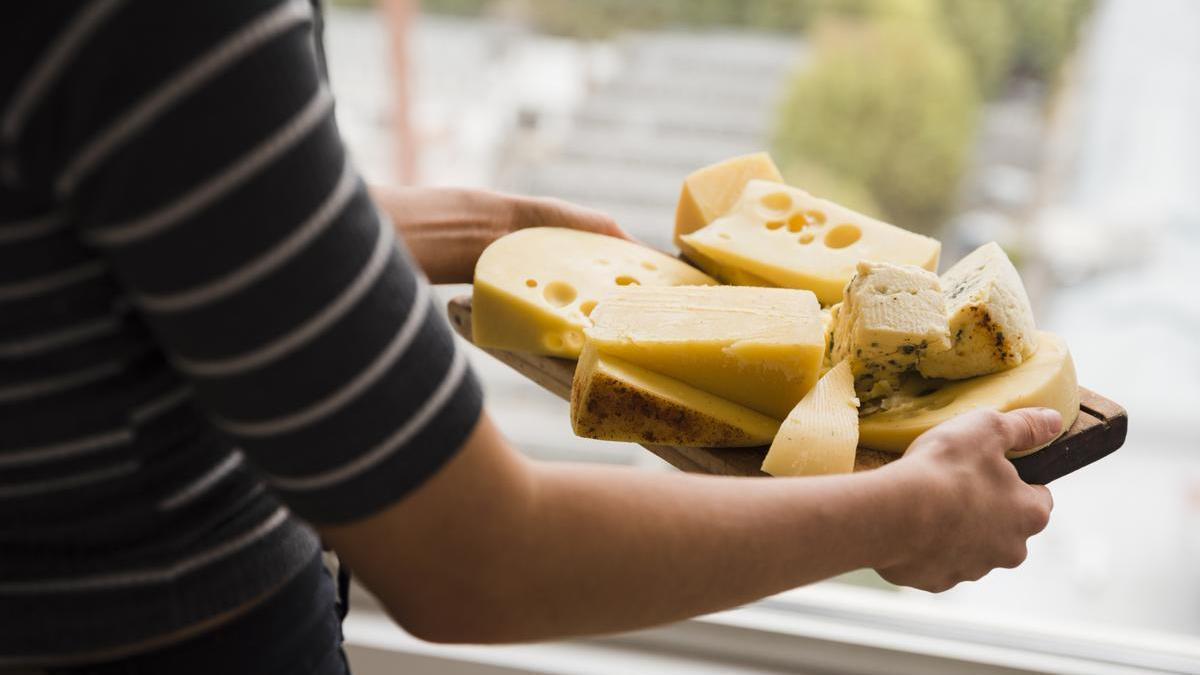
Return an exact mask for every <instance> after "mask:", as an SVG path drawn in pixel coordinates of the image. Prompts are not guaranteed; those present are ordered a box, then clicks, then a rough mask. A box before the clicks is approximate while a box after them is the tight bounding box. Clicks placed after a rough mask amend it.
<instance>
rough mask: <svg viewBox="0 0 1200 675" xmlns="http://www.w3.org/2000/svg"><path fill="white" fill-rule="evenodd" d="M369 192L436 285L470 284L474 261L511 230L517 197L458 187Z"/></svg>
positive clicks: (372, 190)
mask: <svg viewBox="0 0 1200 675" xmlns="http://www.w3.org/2000/svg"><path fill="white" fill-rule="evenodd" d="M371 196H372V197H373V198H374V200H375V202H376V204H377V205H378V206H379V208H380V209H382V210H383V212H384V213H385V214H386V215H387V216H388V217H389V218H390V219H391V221H392V223H393V224H394V226H395V227H396V231H397V233H398V234H399V235H400V236H401V237H402V238H403V239H404V243H405V244H406V245H407V246H408V249H409V251H411V252H412V254H413V257H414V258H415V259H416V261H417V263H418V264H419V265H420V266H421V269H422V270H424V272H425V274H426V276H428V277H429V279H430V281H432V282H433V283H435V284H452V283H470V282H471V277H472V274H473V272H474V268H475V261H476V260H478V259H479V255H480V253H482V252H483V249H485V248H487V246H488V244H490V243H492V242H493V241H495V240H496V238H497V237H500V236H503V235H504V234H506V233H507V232H509V231H510V230H511V228H512V224H513V221H514V211H515V209H516V200H515V199H514V198H511V197H508V196H506V195H502V194H499V193H494V192H487V191H483V190H467V189H460V188H384V187H380V186H374V187H372V188H371Z"/></svg>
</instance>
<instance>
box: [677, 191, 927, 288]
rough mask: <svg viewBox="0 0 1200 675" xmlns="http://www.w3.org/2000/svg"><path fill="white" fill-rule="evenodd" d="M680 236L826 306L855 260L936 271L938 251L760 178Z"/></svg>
mask: <svg viewBox="0 0 1200 675" xmlns="http://www.w3.org/2000/svg"><path fill="white" fill-rule="evenodd" d="M680 239H681V240H682V242H683V244H684V245H687V246H690V247H692V249H694V250H696V251H697V252H699V253H700V254H701V255H703V256H706V257H708V258H711V259H712V260H715V261H716V262H717V263H719V264H721V265H723V266H726V267H730V268H735V269H740V270H744V271H746V272H749V273H751V274H754V275H757V276H760V277H762V278H763V279H766V280H767V281H769V282H771V283H772V284H774V285H776V286H782V287H785V288H803V289H808V290H811V291H813V292H814V293H816V294H817V298H818V299H820V301H821V303H822V304H824V305H832V304H834V303H836V302H839V301H841V299H842V289H843V288H845V286H846V284H847V282H849V281H850V278H851V277H852V276H854V270H855V265H857V264H858V262H859V261H860V260H869V261H873V262H891V263H896V264H904V265H916V266H917V267H923V268H925V269H927V270H929V271H931V272H936V271H937V265H938V256H939V255H940V253H941V248H942V245H941V243H939V242H938V241H937V240H936V239H931V238H929V237H925V236H922V235H919V234H915V233H913V232H908V231H906V230H902V229H900V228H898V227H895V226H893V225H888V224H887V223H884V222H881V221H878V220H875V219H874V218H868V217H867V216H864V215H862V214H860V213H856V212H854V211H851V210H850V209H847V208H845V207H843V206H839V205H837V204H834V203H833V202H830V201H827V200H824V199H818V198H817V197H813V196H812V195H810V194H808V193H807V192H805V191H804V190H800V189H798V188H794V187H789V186H786V185H780V184H778V183H771V182H768V181H761V180H754V181H750V182H749V183H748V184H747V185H746V189H745V190H744V191H743V193H742V196H741V198H740V199H739V200H738V202H737V204H736V205H735V206H734V208H733V210H732V211H731V212H729V213H728V214H726V215H725V216H723V217H721V218H718V219H717V220H715V221H713V222H712V223H711V224H709V225H708V226H707V227H704V228H702V229H700V230H697V231H695V232H693V233H691V234H685V235H682V236H681V237H680Z"/></svg>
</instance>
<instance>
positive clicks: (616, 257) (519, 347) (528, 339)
mask: <svg viewBox="0 0 1200 675" xmlns="http://www.w3.org/2000/svg"><path fill="white" fill-rule="evenodd" d="M715 283H716V281H714V280H713V279H712V278H711V277H709V276H708V275H706V274H704V273H703V272H701V271H699V270H697V269H695V268H694V267H692V266H690V265H688V264H686V263H684V262H682V261H680V260H677V259H675V258H672V257H670V256H667V255H664V254H662V253H659V252H658V251H655V250H652V249H649V248H646V247H644V246H641V245H639V244H635V243H633V242H630V241H625V240H623V239H616V238H614V237H606V236H603V235H599V234H592V233H589V232H580V231H577V230H568V229H562V228H553V227H536V228H529V229H525V230H519V231H517V232H514V233H512V234H510V235H507V236H505V237H502V238H500V239H498V240H496V241H495V242H493V243H492V245H491V246H489V247H488V248H487V249H486V250H485V251H484V252H483V255H481V256H480V257H479V262H478V263H477V264H476V266H475V284H474V298H473V300H472V319H471V323H472V331H473V334H474V340H475V344H477V345H479V346H480V347H488V348H493V349H505V350H509V351H520V352H532V353H535V354H546V355H549V356H560V357H564V358H571V359H573V358H576V357H578V356H579V352H580V350H581V349H582V348H583V329H584V328H586V327H587V326H589V325H591V320H590V319H589V318H588V315H589V314H590V313H591V311H592V310H593V309H594V308H595V306H596V303H597V302H599V301H600V299H601V298H603V297H604V295H605V294H607V293H608V292H609V291H612V290H613V289H618V288H621V287H623V286H631V285H641V286H676V285H680V284H687V285H703V284H715Z"/></svg>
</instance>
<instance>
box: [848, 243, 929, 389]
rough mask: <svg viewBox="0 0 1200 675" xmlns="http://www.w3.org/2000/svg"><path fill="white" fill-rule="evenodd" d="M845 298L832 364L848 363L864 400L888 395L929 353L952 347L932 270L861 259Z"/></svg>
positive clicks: (856, 386)
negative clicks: (901, 377)
mask: <svg viewBox="0 0 1200 675" xmlns="http://www.w3.org/2000/svg"><path fill="white" fill-rule="evenodd" d="M844 297H845V300H843V301H842V302H841V303H840V304H839V305H838V312H837V321H836V323H835V324H834V327H833V335H832V336H831V337H830V342H831V344H832V349H831V352H832V355H831V360H832V362H833V363H838V362H848V363H849V364H850V371H851V372H852V373H853V374H854V386H855V389H857V390H858V395H859V396H861V397H862V398H863V399H864V400H868V399H874V398H879V397H881V396H886V395H888V394H890V393H891V392H892V391H893V390H895V389H896V388H897V387H898V386H899V384H900V376H901V375H902V374H904V373H905V372H907V371H909V370H912V369H913V368H915V367H916V365H917V363H918V362H919V361H920V360H921V359H922V358H924V356H925V355H926V354H929V353H935V352H944V351H946V350H947V349H949V348H950V328H949V325H948V324H947V322H946V303H945V301H944V300H943V298H942V286H941V283H940V282H939V280H938V277H937V275H936V274H934V273H933V272H930V271H929V270H926V269H923V268H921V267H916V266H914V265H893V264H891V263H875V262H867V261H862V262H860V263H858V267H857V271H856V273H855V275H854V278H853V279H852V280H851V281H850V283H849V284H847V286H846V291H845V295H844Z"/></svg>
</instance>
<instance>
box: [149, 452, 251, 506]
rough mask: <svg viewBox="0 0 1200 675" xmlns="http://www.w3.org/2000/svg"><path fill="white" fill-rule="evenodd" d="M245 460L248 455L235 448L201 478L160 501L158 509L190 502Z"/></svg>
mask: <svg viewBox="0 0 1200 675" xmlns="http://www.w3.org/2000/svg"><path fill="white" fill-rule="evenodd" d="M245 460H246V456H245V455H244V454H242V451H241V450H234V451H233V452H232V453H230V454H229V456H228V457H226V458H225V459H223V460H221V462H220V463H218V464H217V465H216V466H214V467H213V468H211V469H209V470H208V471H205V472H204V473H203V474H201V475H200V477H199V478H197V479H196V480H194V481H192V482H190V483H188V484H187V485H185V486H183V488H181V489H180V490H179V491H178V492H175V493H174V494H172V495H170V496H169V497H166V498H165V499H162V500H161V501H159V502H158V504H157V508H158V510H159V511H174V510H175V509H177V508H179V507H181V506H185V505H187V504H190V503H191V502H192V501H194V500H195V499H196V498H197V497H199V496H200V495H202V494H204V493H205V491H207V490H208V489H209V488H211V487H212V486H214V485H216V484H217V483H218V482H220V480H221V479H222V478H224V477H225V476H228V475H229V474H231V473H233V472H234V471H235V470H237V468H238V467H240V466H241V465H242V462H244V461H245Z"/></svg>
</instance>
